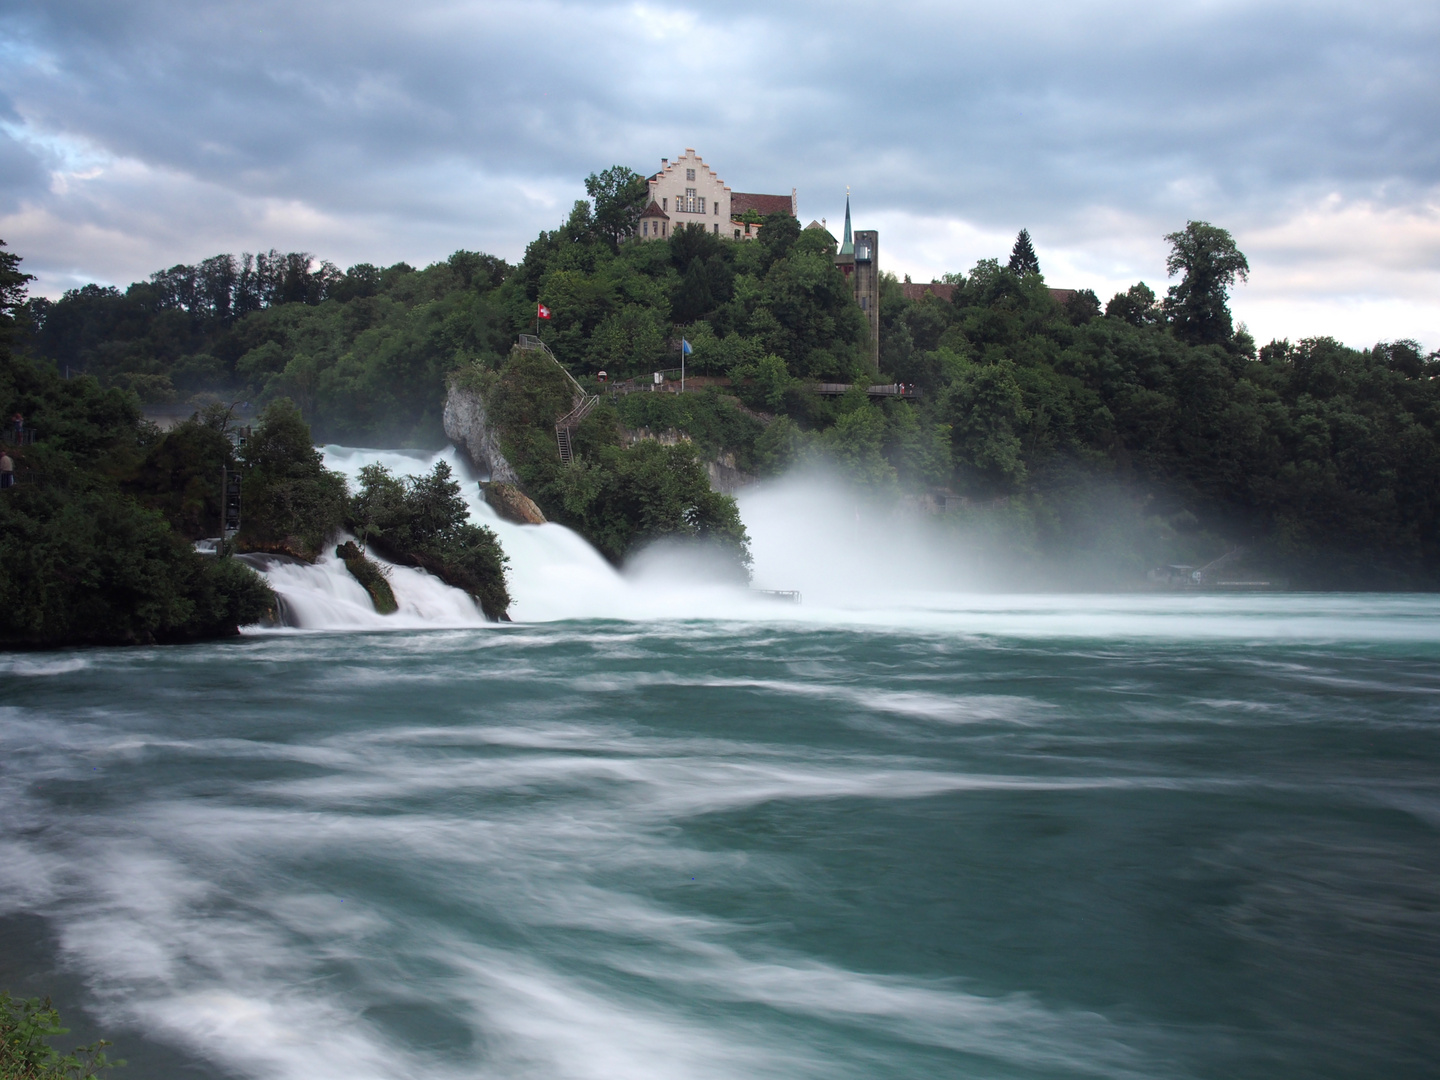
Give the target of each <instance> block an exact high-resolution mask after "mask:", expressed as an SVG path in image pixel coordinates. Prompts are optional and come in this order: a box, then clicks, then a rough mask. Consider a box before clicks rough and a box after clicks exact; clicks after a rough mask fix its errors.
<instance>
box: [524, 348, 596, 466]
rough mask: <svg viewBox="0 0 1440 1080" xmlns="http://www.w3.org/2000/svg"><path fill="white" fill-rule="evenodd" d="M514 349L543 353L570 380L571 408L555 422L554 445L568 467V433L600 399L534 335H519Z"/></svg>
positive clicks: (570, 455)
mask: <svg viewBox="0 0 1440 1080" xmlns="http://www.w3.org/2000/svg"><path fill="white" fill-rule="evenodd" d="M516 348H520V349H524V350H526V351H527V352H543V353H544V354H545V355H546V356H548V357H549V358H550V360H551V362H552V363H553V364H554V365H555V366H556V367H558V368H559V369H560V371H561V373H562V374H563V375H564V376H565V378H566V379H568V380H570V386H571V388H572V389H573V390H574V391H575V396H574V398H573V399H572V400H573V403H574V404H573V407H572V408H571V410H570V411H569V412H567V413H566V414H565V415H564V416H562V417H560V419H559V420H556V421H555V444H556V446H557V447H558V448H559V450H560V461H561V462H562V463H563V464H565V465H569V464H570V462H572V461H574V460H575V452H574V450H573V448H572V446H571V442H570V432H571V431H573V430H574V429H575V428H577V427H579V426H580V422H581V421H582V420H584V419H585V417H587V416H589V415H590V410H592V409H593V408H595V406H596V405H598V404H599V403H600V399H599V398H598V397H596V396H595V395H594V394H591V393H588V392H587V391H586V389H585V388H584V387H583V386H581V385H580V383H579V382H578V381H577V380H576V378H575V376H574V375H571V374H570V372H569V371H568V370H567V369H566V367H565V365H564V364H562V363H560V360H559V358H558V357H557V356H556V355H555V354H554V353H553V352H551V351H550V346H548V345H546V344H545V342H543V341H541V340H540V339H539V338H538V337H536V336H535V335H534V334H521V335H520V341H519V342H518V344H517V345H516Z"/></svg>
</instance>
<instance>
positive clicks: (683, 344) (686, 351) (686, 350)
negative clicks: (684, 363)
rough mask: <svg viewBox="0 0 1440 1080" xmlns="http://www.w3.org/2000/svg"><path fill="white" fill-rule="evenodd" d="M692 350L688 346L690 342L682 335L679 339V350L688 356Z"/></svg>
mask: <svg viewBox="0 0 1440 1080" xmlns="http://www.w3.org/2000/svg"><path fill="white" fill-rule="evenodd" d="M694 351H695V350H694V349H692V348H690V343H689V342H688V341H686V340H685V339H684V338H683V337H682V338H681V339H680V352H681V353H682V354H683V355H685V356H689V355H690V354H691V353H692V352H694Z"/></svg>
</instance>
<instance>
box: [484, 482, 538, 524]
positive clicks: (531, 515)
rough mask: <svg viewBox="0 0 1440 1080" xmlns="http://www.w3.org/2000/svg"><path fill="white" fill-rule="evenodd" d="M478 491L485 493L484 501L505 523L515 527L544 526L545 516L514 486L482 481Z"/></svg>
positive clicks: (528, 497)
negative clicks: (512, 523)
mask: <svg viewBox="0 0 1440 1080" xmlns="http://www.w3.org/2000/svg"><path fill="white" fill-rule="evenodd" d="M480 489H481V490H482V491H483V492H484V493H485V501H486V502H487V503H489V504H490V506H491V507H492V508H493V509H494V511H495V513H497V514H499V515H500V516H501V517H502V518H504V519H505V520H506V521H510V522H514V523H515V524H516V525H544V524H545V515H544V514H543V513H541V512H540V507H538V506H536V505H535V504H534V502H532V501H531V499H530V496H528V495H526V494H525V493H524V492H523V491H521V490H520V489H519V488H518V487H516V486H515V485H514V484H507V483H505V482H504V481H501V480H491V481H490V482H489V483H485V482H483V481H482V482H481V484H480Z"/></svg>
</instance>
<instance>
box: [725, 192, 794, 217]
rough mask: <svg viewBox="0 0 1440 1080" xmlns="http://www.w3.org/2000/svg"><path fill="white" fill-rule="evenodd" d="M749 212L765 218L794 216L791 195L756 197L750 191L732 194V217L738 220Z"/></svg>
mask: <svg viewBox="0 0 1440 1080" xmlns="http://www.w3.org/2000/svg"><path fill="white" fill-rule="evenodd" d="M747 210H754V211H756V212H758V213H759V214H760V216H761V217H764V216H765V215H766V214H794V212H795V211H794V210H793V209H791V206H790V196H789V195H754V194H751V193H750V192H748V191H732V192H731V193H730V216H731V217H732V218H738V217H740V216H741V215H742V214H744V213H745V212H746V211H747Z"/></svg>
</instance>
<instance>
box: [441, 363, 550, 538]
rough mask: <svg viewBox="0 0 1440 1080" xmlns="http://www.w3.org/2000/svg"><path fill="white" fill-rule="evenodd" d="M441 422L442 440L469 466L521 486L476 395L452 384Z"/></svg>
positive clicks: (483, 403)
mask: <svg viewBox="0 0 1440 1080" xmlns="http://www.w3.org/2000/svg"><path fill="white" fill-rule="evenodd" d="M444 422H445V437H446V438H447V439H450V440H451V441H452V442H454V443H455V445H456V446H458V447H460V449H461V450H463V451H465V456H466V457H468V458H469V459H470V464H472V465H474V466H475V468H476V469H477V470H479V472H480V473H481V474H482V475H485V474H488V475H489V477H490V479H491V480H498V481H500V482H501V483H505V484H519V483H520V477H518V476H517V475H515V470H514V468H512V467H511V465H510V462H508V461H506V460H505V455H504V454H503V453H502V452H501V450H500V433H499V432H498V431H496V430H495V427H494V425H492V424H491V423H490V418H489V417H488V416H486V414H485V402H484V400H483V399H482V398H481V397H480V395H479V393H477V392H476V391H474V390H470V389H467V388H466V387H462V386H457V385H455V383H454V382H451V384H450V389H449V393H447V394H446V395H445V417H444ZM526 501H527V502H528V501H529V500H528V499H527V500H526ZM537 512H538V511H537ZM542 520H543V518H542Z"/></svg>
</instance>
